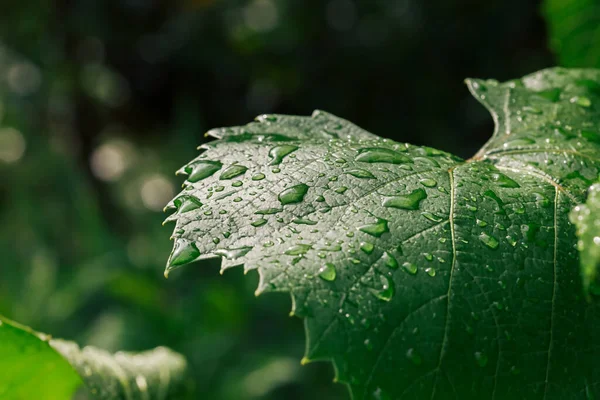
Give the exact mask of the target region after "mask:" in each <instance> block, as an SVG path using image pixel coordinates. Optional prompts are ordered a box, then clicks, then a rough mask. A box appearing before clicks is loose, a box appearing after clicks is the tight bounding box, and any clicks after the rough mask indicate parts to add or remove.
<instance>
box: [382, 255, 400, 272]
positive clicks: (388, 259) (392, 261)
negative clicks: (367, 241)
mask: <svg viewBox="0 0 600 400" xmlns="http://www.w3.org/2000/svg"><path fill="white" fill-rule="evenodd" d="M382 258H383V260H384V262H385V265H386V266H387V267H388V268H391V269H397V268H398V260H396V258H395V257H394V256H393V255H391V254H390V253H389V252H387V251H386V252H385V253H383V257H382Z"/></svg>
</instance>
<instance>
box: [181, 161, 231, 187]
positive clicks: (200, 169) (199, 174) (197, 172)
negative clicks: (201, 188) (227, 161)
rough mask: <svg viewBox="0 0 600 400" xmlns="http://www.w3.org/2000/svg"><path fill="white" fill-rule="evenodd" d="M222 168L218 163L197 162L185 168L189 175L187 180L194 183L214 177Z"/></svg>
mask: <svg viewBox="0 0 600 400" xmlns="http://www.w3.org/2000/svg"><path fill="white" fill-rule="evenodd" d="M222 166H223V164H221V163H220V162H218V161H197V162H195V163H192V164H190V165H188V166H187V167H185V172H187V173H188V174H189V176H188V178H187V180H188V181H189V182H192V183H194V182H198V181H200V180H202V179H205V178H208V177H209V176H211V175H213V174H214V173H215V172H217V171H218V170H220V169H221V167H222Z"/></svg>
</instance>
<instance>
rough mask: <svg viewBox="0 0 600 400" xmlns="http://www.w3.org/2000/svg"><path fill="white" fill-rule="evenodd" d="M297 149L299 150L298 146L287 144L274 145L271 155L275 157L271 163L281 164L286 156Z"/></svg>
mask: <svg viewBox="0 0 600 400" xmlns="http://www.w3.org/2000/svg"><path fill="white" fill-rule="evenodd" d="M296 150H298V146H292V145H287V144H285V145H281V146H275V147H273V148H272V149H271V150H270V151H269V157H270V158H272V159H273V160H272V161H271V163H270V164H269V165H279V164H281V162H282V161H283V159H284V158H285V156H287V155H288V154H290V153H293V152H294V151H296Z"/></svg>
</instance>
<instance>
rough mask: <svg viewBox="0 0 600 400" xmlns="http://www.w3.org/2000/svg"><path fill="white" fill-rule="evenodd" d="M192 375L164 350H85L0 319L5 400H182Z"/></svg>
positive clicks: (0, 387)
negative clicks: (141, 351)
mask: <svg viewBox="0 0 600 400" xmlns="http://www.w3.org/2000/svg"><path fill="white" fill-rule="evenodd" d="M186 369H187V363H186V361H185V359H184V358H183V357H182V356H181V355H179V354H177V353H174V352H173V351H171V350H169V349H167V348H164V347H158V348H156V349H154V350H150V351H147V352H143V353H137V354H134V353H125V352H118V353H116V354H109V353H108V352H106V351H104V350H100V349H97V348H94V347H85V348H83V349H81V348H79V346H78V345H77V344H75V343H73V342H68V341H64V340H56V339H51V338H50V337H49V336H46V335H43V334H40V333H37V332H34V331H32V330H31V329H29V328H27V327H24V326H21V325H19V324H17V323H15V322H12V321H9V320H7V319H5V318H2V317H0V398H2V399H6V400H21V399H47V400H66V399H71V398H78V399H88V398H89V399H106V400H108V399H110V400H114V399H123V400H130V399H131V400H133V399H140V400H163V399H165V400H166V399H182V398H185V397H184V396H185V395H186V394H187V390H188V382H187V381H186Z"/></svg>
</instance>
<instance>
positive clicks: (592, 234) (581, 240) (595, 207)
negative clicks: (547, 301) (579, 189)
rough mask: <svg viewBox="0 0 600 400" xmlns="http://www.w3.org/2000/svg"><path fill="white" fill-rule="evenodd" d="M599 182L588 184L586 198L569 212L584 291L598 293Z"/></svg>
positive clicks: (599, 249) (599, 253)
mask: <svg viewBox="0 0 600 400" xmlns="http://www.w3.org/2000/svg"><path fill="white" fill-rule="evenodd" d="M599 212H600V184H598V183H596V184H594V185H592V186H590V188H589V190H588V198H587V199H586V201H585V203H584V204H580V205H578V206H577V207H575V209H573V211H572V212H571V222H572V223H574V224H575V225H576V226H577V238H578V241H577V248H578V249H579V261H580V263H581V275H582V278H583V286H584V289H585V290H586V292H588V291H590V290H591V291H592V293H594V294H600V293H599V286H598V281H597V279H598V266H599V265H600V217H599V215H598V213H599Z"/></svg>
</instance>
